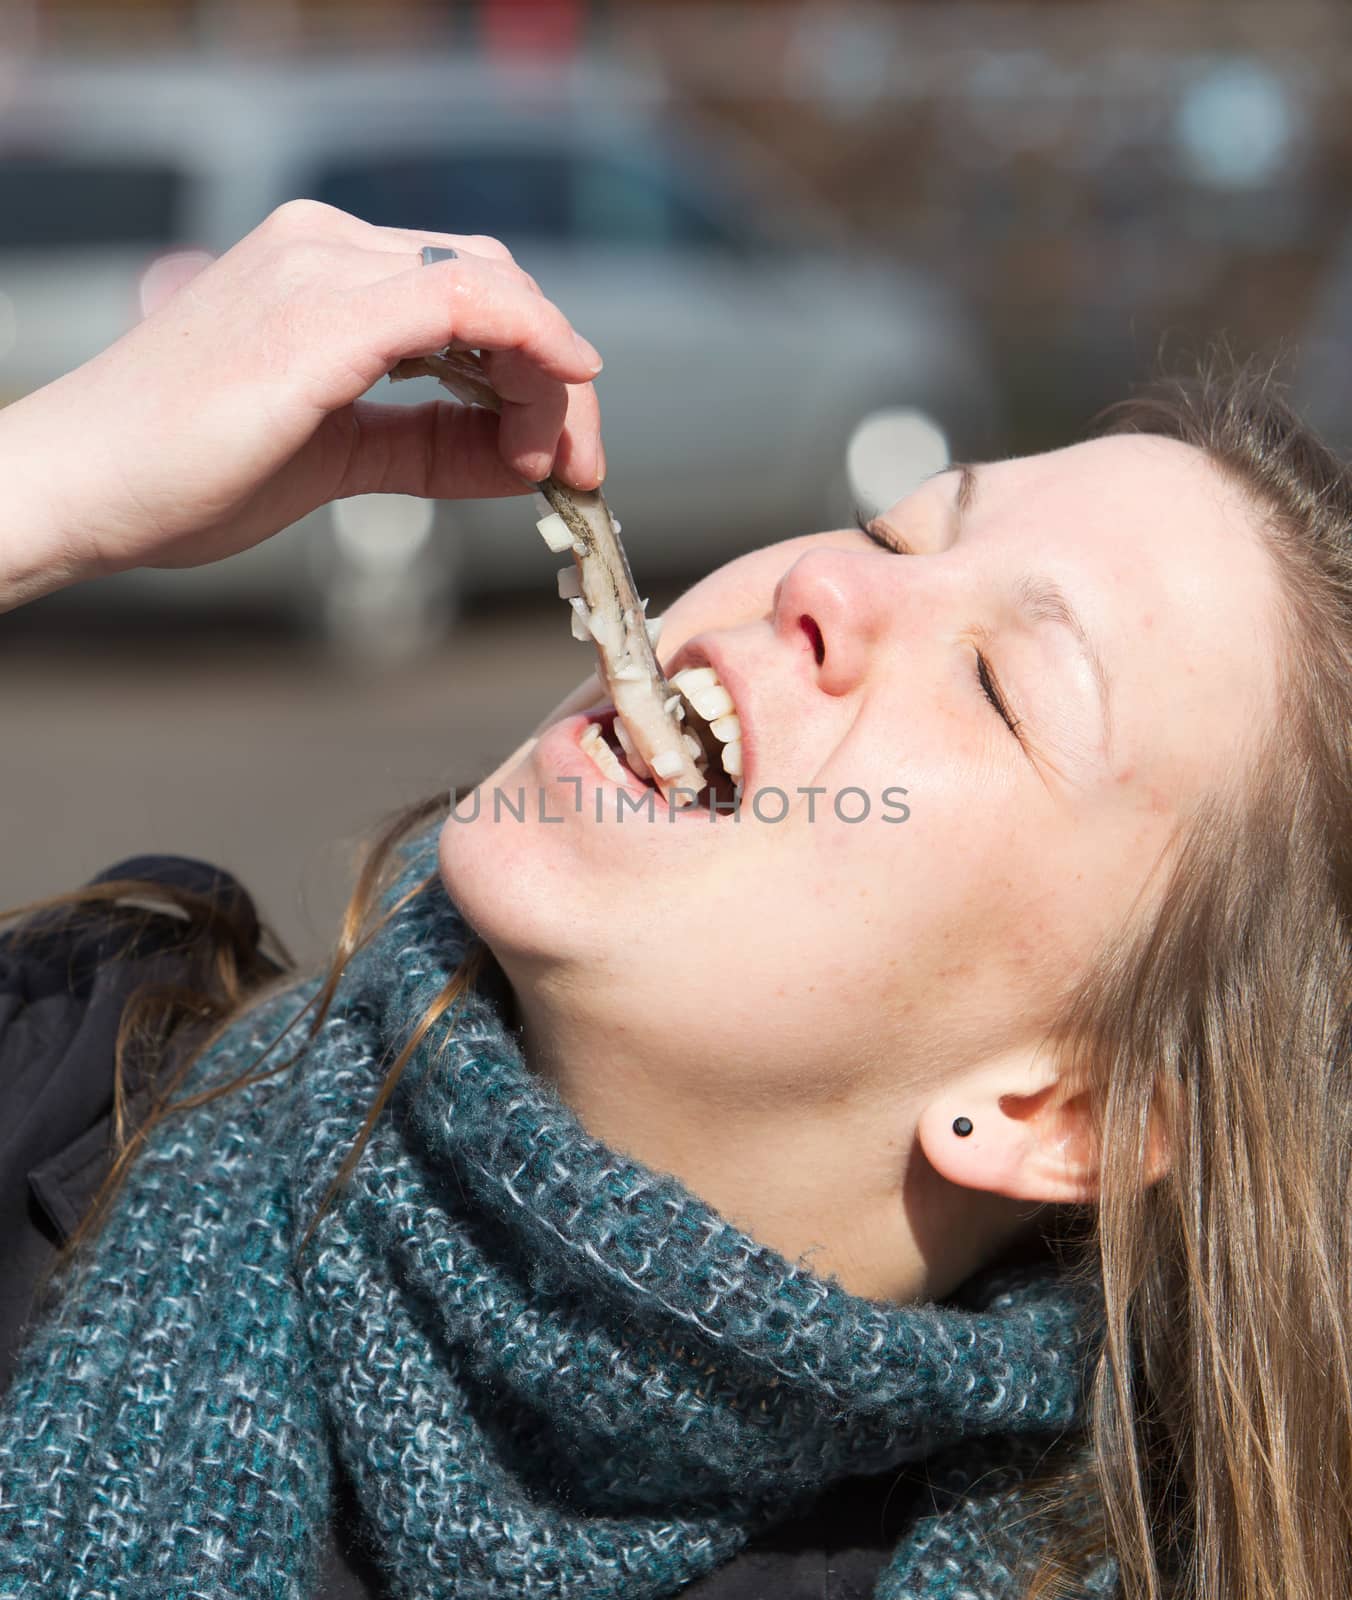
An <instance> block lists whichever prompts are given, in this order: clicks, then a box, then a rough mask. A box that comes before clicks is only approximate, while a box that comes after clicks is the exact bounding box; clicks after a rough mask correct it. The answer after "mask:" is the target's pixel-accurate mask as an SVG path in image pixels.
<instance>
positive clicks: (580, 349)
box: [573, 333, 605, 372]
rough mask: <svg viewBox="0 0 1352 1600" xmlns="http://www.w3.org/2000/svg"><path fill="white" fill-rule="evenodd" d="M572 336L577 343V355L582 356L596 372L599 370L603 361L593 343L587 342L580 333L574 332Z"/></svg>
mask: <svg viewBox="0 0 1352 1600" xmlns="http://www.w3.org/2000/svg"><path fill="white" fill-rule="evenodd" d="M573 338H574V340H575V341H576V343H577V353H578V355H580V356H581V357H582V359H583V360H584V361H585V362H586V363H587V365H588V366H590V367H592V368H593V369H594V370H595V371H596V372H600V370H601V368H602V367H603V366H604V365H605V363H604V362H603V361H602V360H601V352H600V351H599V350H598V349H597V348H596V346H595V345H594V344H588V343H587V341H586V340H585V339H584V338H583V337H582V335H581V334H580V333H575V334H574V335H573Z"/></svg>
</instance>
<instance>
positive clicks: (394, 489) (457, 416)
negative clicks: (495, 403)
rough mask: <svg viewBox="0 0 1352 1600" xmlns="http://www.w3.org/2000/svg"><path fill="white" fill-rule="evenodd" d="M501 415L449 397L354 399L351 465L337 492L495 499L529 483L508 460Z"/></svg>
mask: <svg viewBox="0 0 1352 1600" xmlns="http://www.w3.org/2000/svg"><path fill="white" fill-rule="evenodd" d="M498 429H499V419H498V417H497V416H496V415H494V413H493V412H491V411H484V410H482V409H480V408H479V407H478V406H462V405H457V404H456V403H455V402H454V401H451V400H426V401H423V402H422V403H421V404H420V405H413V406H403V405H383V404H381V403H379V402H377V401H373V400H359V401H357V403H356V404H355V405H354V406H353V407H352V437H351V440H350V449H349V452H348V465H347V470H346V473H345V475H344V477H343V480H342V482H341V483H340V485H339V487H338V490H337V492H336V493H335V494H334V495H333V496H332V498H333V499H335V500H341V499H345V498H346V497H347V496H348V495H354V494H415V495H419V496H421V497H422V498H424V499H430V500H489V499H498V498H500V497H502V496H503V495H513V494H526V493H527V492H528V491H529V490H530V488H531V484H530V483H529V482H527V481H526V480H525V479H524V478H522V477H521V476H520V475H519V474H518V473H516V472H513V471H512V469H511V468H510V467H509V466H508V465H507V463H506V462H505V461H504V460H503V458H502V454H501V452H500V451H499V448H498Z"/></svg>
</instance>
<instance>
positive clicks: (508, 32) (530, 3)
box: [479, 0, 584, 56]
mask: <svg viewBox="0 0 1352 1600" xmlns="http://www.w3.org/2000/svg"><path fill="white" fill-rule="evenodd" d="M583 11H584V5H583V0H480V10H479V30H480V36H481V38H482V40H483V46H484V49H485V50H486V51H488V53H489V54H490V55H535V56H540V55H550V56H567V55H576V54H577V52H578V51H579V49H580V48H581V46H582V33H583V21H584V18H583Z"/></svg>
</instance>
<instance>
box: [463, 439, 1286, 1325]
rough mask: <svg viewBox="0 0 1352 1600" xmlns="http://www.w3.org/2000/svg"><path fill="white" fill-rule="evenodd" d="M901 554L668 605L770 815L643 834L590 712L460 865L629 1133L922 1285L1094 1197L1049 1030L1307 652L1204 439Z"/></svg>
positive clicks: (841, 1256) (981, 474)
mask: <svg viewBox="0 0 1352 1600" xmlns="http://www.w3.org/2000/svg"><path fill="white" fill-rule="evenodd" d="M872 533H873V535H874V537H870V536H869V534H866V533H865V532H863V531H861V530H859V529H848V530H842V531H836V532H830V533H822V534H816V535H812V536H809V537H805V538H797V539H791V540H787V541H785V542H784V543H782V544H778V545H773V546H771V547H769V548H766V549H762V550H758V551H755V552H754V553H752V554H750V555H748V556H745V557H743V558H741V559H740V560H737V561H733V562H731V563H730V564H729V565H727V566H724V567H722V568H720V569H719V570H718V571H716V572H715V573H713V574H712V575H711V576H709V577H708V578H706V579H704V580H703V581H702V582H700V583H699V584H697V585H696V586H695V587H694V588H693V589H691V590H690V591H689V592H688V593H687V594H686V595H685V596H684V597H683V598H682V599H681V600H680V601H679V602H678V603H677V604H676V605H675V606H674V607H673V608H672V609H671V611H669V612H668V614H667V623H666V630H669V631H664V637H663V644H664V652H663V653H664V659H668V660H675V661H685V660H686V659H696V660H709V661H711V662H712V664H713V665H714V666H715V667H716V669H717V671H718V673H719V676H720V678H721V680H722V681H723V682H724V683H725V684H726V685H727V686H728V687H729V689H730V691H731V693H732V695H733V697H734V699H735V702H736V706H737V714H738V716H739V718H740V721H741V728H742V739H743V747H744V750H745V752H746V757H745V759H746V772H745V789H744V794H743V798H742V806H741V810H740V812H739V813H738V815H737V818H736V820H733V818H732V817H729V816H724V817H720V818H719V819H718V820H716V821H711V820H710V817H709V815H708V813H707V811H705V812H701V813H700V814H698V815H691V816H683V817H678V818H677V819H676V820H675V821H672V820H670V819H669V815H668V813H667V812H666V810H665V808H663V807H660V806H659V807H657V808H654V809H653V810H652V811H651V812H650V813H647V814H645V813H642V812H640V813H639V814H637V815H635V814H632V813H631V814H623V815H622V814H621V813H620V812H619V810H618V806H617V804H616V794H615V792H614V791H613V789H609V788H608V786H607V785H606V783H605V780H604V779H603V778H602V776H601V775H600V773H599V772H596V771H595V769H591V770H590V772H589V771H588V763H587V762H586V759H585V757H580V756H579V755H578V753H577V752H576V750H575V748H574V746H575V738H576V730H577V725H578V722H579V721H583V722H585V718H582V719H573V720H571V721H570V720H569V719H564V720H562V721H561V722H558V723H555V724H554V725H552V726H551V727H550V728H549V729H548V730H547V731H546V732H545V734H544V735H543V736H542V737H541V738H540V739H539V741H538V742H536V743H534V744H533V745H532V746H530V747H528V749H527V750H526V752H525V754H524V756H522V755H521V754H520V753H518V757H516V758H513V761H512V762H510V763H508V764H507V765H506V766H505V767H504V768H502V769H499V771H498V772H497V773H495V774H493V775H492V777H491V779H490V780H488V783H487V784H486V786H485V787H486V789H492V788H497V789H499V790H501V791H503V792H506V793H508V794H515V793H516V791H518V790H520V791H521V792H522V793H523V794H524V795H525V797H526V800H527V802H528V803H527V804H526V805H525V806H524V807H523V808H522V809H523V810H524V817H523V818H522V819H521V820H518V819H517V817H516V816H514V815H513V814H512V813H510V812H508V811H507V810H505V808H502V807H498V808H497V809H496V811H495V808H494V807H493V806H491V805H490V804H489V803H488V796H487V794H484V795H483V796H481V800H480V803H479V805H478V815H477V818H475V820H473V821H464V820H456V819H454V818H453V819H452V820H450V821H448V823H447V825H446V828H445V830H444V833H443V839H442V866H443V873H444V876H445V878H446V880H447V883H448V885H449V887H450V889H451V891H452V893H453V894H455V896H456V897H457V899H458V900H459V901H460V903H461V904H462V905H463V906H464V907H465V909H466V910H467V912H468V913H469V915H470V917H471V920H473V921H474V922H475V923H476V925H477V926H478V927H479V928H480V929H481V931H482V932H483V933H484V935H485V937H486V939H487V942H488V943H489V945H490V946H491V947H492V948H493V950H494V952H495V953H496V954H497V956H498V958H499V960H500V961H501V962H502V964H503V966H504V967H505V969H506V970H507V972H508V974H509V976H510V977H511V979H512V980H513V983H514V985H515V987H516V990H517V993H518V996H519V998H520V1001H521V1005H522V1010H523V1013H524V1015H525V1018H526V1023H527V1031H528V1038H529V1039H530V1041H531V1043H532V1044H533V1045H534V1047H535V1050H536V1053H537V1055H538V1056H539V1057H540V1059H541V1064H542V1065H544V1066H546V1067H548V1068H549V1069H551V1070H553V1071H555V1072H556V1073H557V1075H558V1076H559V1078H560V1080H561V1081H562V1083H563V1085H564V1087H565V1089H566V1090H567V1092H568V1093H569V1095H570V1096H571V1097H572V1098H573V1099H575V1100H576V1101H577V1102H578V1103H579V1104H580V1105H581V1106H582V1108H583V1109H584V1111H585V1112H586V1113H588V1114H589V1115H590V1116H591V1117H592V1118H593V1119H594V1120H595V1121H596V1123H597V1125H598V1127H599V1128H600V1129H601V1130H602V1131H603V1132H606V1133H608V1134H609V1135H610V1136H611V1137H612V1138H614V1139H616V1140H618V1141H620V1142H624V1143H627V1144H629V1145H630V1146H631V1147H632V1148H633V1149H634V1150H635V1151H636V1153H638V1154H640V1155H643V1156H644V1157H646V1158H647V1159H650V1160H652V1161H653V1162H655V1163H657V1164H662V1165H666V1166H669V1167H671V1168H672V1169H673V1170H676V1171H678V1172H680V1173H681V1174H682V1175H683V1176H686V1177H687V1178H688V1179H689V1180H690V1181H691V1182H692V1183H693V1184H694V1185H695V1186H696V1187H697V1188H699V1187H700V1186H701V1185H703V1186H705V1187H708V1186H712V1187H713V1197H714V1198H716V1199H718V1200H720V1201H721V1202H722V1203H723V1204H724V1205H725V1206H726V1207H728V1208H730V1209H732V1210H734V1211H736V1212H738V1213H739V1214H740V1215H742V1216H743V1217H744V1218H745V1219H746V1220H747V1221H749V1222H750V1223H752V1224H753V1225H754V1224H757V1223H759V1224H760V1228H761V1231H766V1230H767V1229H773V1230H775V1231H774V1233H773V1234H772V1237H771V1239H770V1241H769V1242H773V1243H776V1244H778V1245H780V1246H781V1247H783V1248H785V1249H786V1250H787V1251H788V1252H789V1253H790V1254H797V1253H798V1252H799V1251H801V1250H802V1249H804V1248H812V1249H814V1250H815V1252H816V1254H815V1256H814V1259H815V1261H816V1263H817V1264H818V1265H819V1266H823V1267H830V1268H831V1269H833V1270H836V1271H838V1272H840V1273H841V1275H842V1277H843V1278H844V1280H845V1281H846V1282H847V1284H850V1285H851V1286H852V1287H855V1288H856V1289H858V1290H859V1291H860V1292H863V1293H872V1294H877V1295H879V1296H883V1295H896V1296H908V1295H917V1294H922V1293H928V1294H934V1293H945V1292H947V1291H948V1290H949V1289H951V1288H952V1287H954V1285H955V1284H956V1283H957V1282H958V1281H960V1279H961V1278H962V1277H963V1276H965V1275H966V1273H967V1272H968V1271H970V1270H971V1269H972V1267H973V1266H975V1265H976V1264H977V1263H976V1260H975V1259H974V1256H973V1254H972V1251H973V1250H975V1251H977V1252H982V1251H987V1250H989V1249H990V1248H992V1247H993V1246H994V1245H995V1244H997V1243H998V1242H999V1237H1000V1235H1001V1234H1002V1233H1003V1232H1005V1231H1008V1229H1009V1228H1010V1227H1011V1226H1014V1225H1017V1223H1018V1222H1019V1221H1020V1220H1021V1218H1022V1217H1023V1216H1024V1215H1025V1214H1026V1212H1027V1210H1028V1208H1029V1207H1030V1206H1032V1205H1036V1204H1038V1203H1041V1202H1049V1201H1050V1202H1061V1201H1072V1202H1074V1201H1083V1200H1087V1199H1090V1198H1092V1196H1093V1192H1094V1173H1093V1170H1092V1161H1091V1160H1090V1159H1089V1156H1088V1152H1086V1151H1085V1149H1084V1148H1083V1141H1082V1140H1079V1139H1077V1138H1076V1137H1074V1136H1075V1135H1076V1133H1077V1124H1078V1125H1079V1127H1081V1128H1083V1129H1086V1130H1087V1128H1088V1119H1087V1117H1086V1116H1084V1115H1083V1114H1080V1115H1078V1116H1077V1113H1082V1112H1083V1107H1082V1105H1080V1104H1079V1103H1075V1104H1072V1105H1070V1106H1067V1105H1065V1104H1064V1103H1063V1102H1064V1096H1063V1094H1062V1093H1061V1087H1062V1086H1061V1084H1060V1081H1059V1080H1060V1071H1061V1069H1060V1065H1059V1062H1058V1059H1057V1057H1056V1056H1055V1054H1054V1053H1053V1052H1052V1051H1051V1050H1050V1049H1049V1048H1048V1036H1049V1033H1050V1032H1051V1031H1052V1030H1053V1028H1054V1025H1055V1023H1056V1022H1057V1020H1058V1018H1059V1017H1060V1014H1061V1012H1062V1010H1063V1008H1064V1006H1065V1003H1066V1000H1067V998H1068V995H1069V993H1070V990H1071V988H1072V986H1073V985H1074V983H1075V981H1076V979H1077V978H1078V977H1080V976H1081V975H1082V974H1084V973H1085V972H1086V971H1087V970H1088V967H1089V963H1090V961H1091V959H1092V957H1093V955H1094V953H1095V951H1096V950H1097V949H1098V948H1099V946H1100V945H1101V943H1102V942H1103V941H1104V940H1105V939H1106V938H1107V937H1109V936H1110V935H1111V934H1113V933H1114V932H1115V931H1116V930H1117V929H1118V928H1119V927H1121V926H1122V925H1123V923H1124V922H1125V921H1126V919H1127V918H1128V917H1129V915H1130V914H1131V913H1132V911H1133V908H1139V907H1140V906H1141V905H1142V904H1143V903H1146V902H1149V900H1150V898H1151V896H1152V895H1156V894H1158V892H1159V889H1160V886H1161V885H1162V883H1163V871H1164V868H1165V866H1166V864H1167V858H1168V856H1169V852H1170V845H1171V841H1172V840H1174V839H1175V837H1176V835H1177V833H1178V830H1179V828H1180V825H1181V824H1182V823H1183V821H1184V819H1186V818H1187V817H1188V816H1189V815H1190V814H1191V813H1192V811H1193V810H1194V809H1195V808H1196V807H1197V806H1198V805H1199V804H1201V803H1202V802H1204V801H1205V799H1206V798H1207V797H1209V796H1211V795H1214V794H1218V793H1221V792H1226V791H1228V790H1229V789H1230V788H1231V787H1232V786H1234V785H1235V783H1236V780H1237V779H1240V778H1241V774H1242V773H1243V772H1244V771H1246V770H1248V769H1249V768H1251V767H1252V766H1253V763H1254V762H1255V760H1256V757H1257V752H1258V751H1259V750H1260V749H1261V747H1262V744H1263V740H1264V737H1265V735H1266V734H1267V732H1268V731H1269V730H1272V729H1274V728H1276V727H1277V726H1278V724H1279V722H1280V720H1281V719H1280V716H1279V710H1278V708H1279V705H1280V663H1281V660H1282V658H1283V656H1284V654H1285V653H1286V647H1285V646H1284V644H1283V637H1282V632H1283V624H1282V611H1283V606H1282V602H1281V598H1280V595H1281V590H1280V584H1279V580H1278V575H1277V569H1276V567H1275V565H1274V562H1273V559H1272V556H1271V553H1270V551H1269V547H1268V541H1267V539H1266V538H1265V537H1264V534H1263V531H1262V528H1261V526H1260V519H1259V516H1258V514H1257V512H1256V510H1255V508H1254V506H1253V504H1252V502H1251V499H1250V497H1249V496H1248V495H1247V494H1246V493H1245V491H1244V489H1243V488H1242V487H1241V486H1240V485H1239V484H1238V483H1236V482H1234V481H1232V479H1231V478H1230V477H1229V476H1228V475H1227V474H1226V473H1225V472H1224V471H1223V470H1222V469H1221V468H1220V467H1219V466H1218V465H1217V464H1216V463H1215V462H1214V461H1213V460H1212V459H1211V458H1210V457H1209V456H1208V454H1207V453H1206V452H1204V451H1202V450H1199V449H1197V448H1196V447H1194V446H1193V445H1190V444H1185V443H1180V442H1178V441H1177V440H1174V439H1167V438H1160V437H1148V436H1139V435H1119V436H1113V437H1108V438H1102V439H1097V440H1094V441H1092V442H1089V443H1085V444H1079V445H1075V446H1072V447H1071V448H1069V449H1064V450H1058V451H1055V452H1053V453H1051V454H1048V455H1041V456H1034V457H1030V458H1026V459H1021V460H1010V461H1001V462H996V463H991V464H985V465H980V466H977V467H975V468H966V469H956V468H955V469H953V470H951V471H949V472H946V473H943V474H941V475H939V476H937V477H935V478H932V479H930V480H929V481H927V482H926V483H925V484H924V485H923V486H922V487H921V488H919V489H918V490H917V491H916V492H915V493H913V494H912V495H910V496H909V497H908V498H907V499H905V500H903V501H901V502H899V503H898V504H896V505H894V506H893V507H891V508H890V509H889V510H888V511H886V512H885V513H883V515H882V516H881V517H880V518H879V519H878V520H877V522H876V523H875V524H874V525H873V527H872ZM875 541H877V542H875ZM888 545H891V546H894V547H895V550H894V549H889V548H887V546H888ZM896 551H904V552H906V553H905V554H898V553H895V552H896ZM672 635H674V638H671V636H672ZM669 638H671V647H670V648H667V645H668V639H669ZM579 774H580V775H581V782H580V783H579V780H578V776H577V775H579ZM1239 786H1240V789H1241V790H1242V787H1243V785H1242V779H1241V781H1240V785H1239ZM579 791H580V800H581V803H580V804H578V803H576V800H575V795H577V794H578V792H579ZM813 791H815V793H814V792H813ZM903 791H904V804H905V806H906V807H907V808H909V814H908V815H907V814H905V813H904V812H902V811H900V810H899V809H898V807H897V805H896V804H892V805H890V806H889V804H888V803H887V802H888V798H889V797H893V798H894V799H900V797H901V795H902V792H903ZM598 800H599V801H600V811H601V820H600V821H598V820H597V804H596V802H597V801H598ZM541 801H543V806H542V805H541V804H540V802H541ZM786 807H787V814H783V813H784V812H785V809H786ZM473 810H474V808H473V807H472V806H469V805H462V806H461V807H460V809H459V813H458V814H459V816H461V817H468V816H470V815H472V813H473ZM865 813H867V814H866V815H865ZM902 816H904V820H899V818H901V817H902ZM542 817H554V818H558V819H561V820H558V821H544V820H542ZM958 1116H964V1117H966V1118H968V1119H969V1120H970V1121H971V1122H972V1124H973V1127H974V1132H973V1134H972V1135H971V1136H970V1137H969V1138H966V1139H958V1138H955V1136H954V1134H953V1132H952V1125H953V1122H954V1119H955V1118H956V1117H958ZM903 1175H904V1176H905V1177H906V1179H907V1186H906V1201H907V1211H909V1213H910V1215H909V1216H907V1215H906V1214H905V1213H904V1212H903V1210H902V1208H900V1207H899V1206H898V1204H897V1192H898V1188H899V1186H900V1184H901V1182H902V1178H903ZM990 1200H994V1201H995V1202H997V1203H994V1204H991V1203H987V1202H988V1201H990ZM974 1210H975V1212H976V1213H977V1214H976V1215H972V1214H969V1213H972V1212H973V1211H974ZM959 1211H961V1212H962V1213H963V1214H962V1215H958V1214H957V1213H958V1212H959ZM936 1218H937V1220H939V1221H952V1222H954V1223H959V1222H960V1223H962V1224H963V1226H962V1229H961V1233H962V1237H963V1238H964V1240H965V1241H967V1244H966V1245H963V1246H956V1247H955V1245H954V1242H953V1237H952V1233H953V1229H952V1228H950V1227H944V1228H942V1229H941V1230H940V1232H941V1235H942V1236H941V1237H932V1234H933V1232H934V1229H933V1228H932V1227H931V1226H930V1224H931V1223H932V1222H933V1221H935V1220H936ZM908 1231H909V1232H911V1233H913V1234H914V1235H915V1245H911V1243H910V1241H909V1240H908V1238H907V1232H908Z"/></svg>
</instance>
